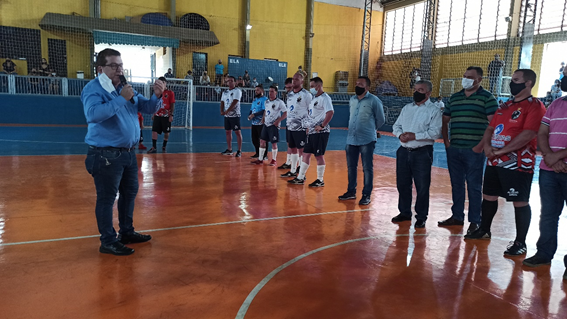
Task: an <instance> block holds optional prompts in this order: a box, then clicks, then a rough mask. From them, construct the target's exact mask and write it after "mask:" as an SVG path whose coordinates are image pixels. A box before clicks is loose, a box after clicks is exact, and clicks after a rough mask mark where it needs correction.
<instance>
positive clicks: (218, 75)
mask: <svg viewBox="0 0 567 319" xmlns="http://www.w3.org/2000/svg"><path fill="white" fill-rule="evenodd" d="M223 74H224V65H222V60H221V59H219V63H218V64H217V65H215V85H218V86H220V85H221V84H223V83H222V75H223Z"/></svg>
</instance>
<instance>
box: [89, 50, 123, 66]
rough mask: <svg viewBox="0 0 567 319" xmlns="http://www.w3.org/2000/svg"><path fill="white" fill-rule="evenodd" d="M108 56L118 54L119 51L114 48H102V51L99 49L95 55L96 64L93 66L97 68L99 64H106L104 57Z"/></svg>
mask: <svg viewBox="0 0 567 319" xmlns="http://www.w3.org/2000/svg"><path fill="white" fill-rule="evenodd" d="M109 56H120V52H118V51H116V50H114V49H104V50H102V51H100V52H99V53H98V54H97V56H96V64H95V67H96V68H98V67H99V66H105V65H106V62H108V61H106V57H109Z"/></svg>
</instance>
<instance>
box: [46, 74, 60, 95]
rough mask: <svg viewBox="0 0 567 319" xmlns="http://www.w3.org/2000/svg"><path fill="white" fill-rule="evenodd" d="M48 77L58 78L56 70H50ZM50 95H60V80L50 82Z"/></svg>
mask: <svg viewBox="0 0 567 319" xmlns="http://www.w3.org/2000/svg"><path fill="white" fill-rule="evenodd" d="M48 77H50V78H55V77H57V72H55V70H54V69H52V68H50V69H49V75H48ZM49 94H59V80H56V79H52V80H49Z"/></svg>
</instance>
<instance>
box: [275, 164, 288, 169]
mask: <svg viewBox="0 0 567 319" xmlns="http://www.w3.org/2000/svg"><path fill="white" fill-rule="evenodd" d="M290 168H291V165H289V164H286V163H283V164H282V166H279V167H278V169H290Z"/></svg>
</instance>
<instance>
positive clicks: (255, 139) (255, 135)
mask: <svg viewBox="0 0 567 319" xmlns="http://www.w3.org/2000/svg"><path fill="white" fill-rule="evenodd" d="M263 127H264V125H252V130H251V131H252V144H254V148H255V149H256V153H255V154H256V155H259V154H260V135H262V128H263Z"/></svg>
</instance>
